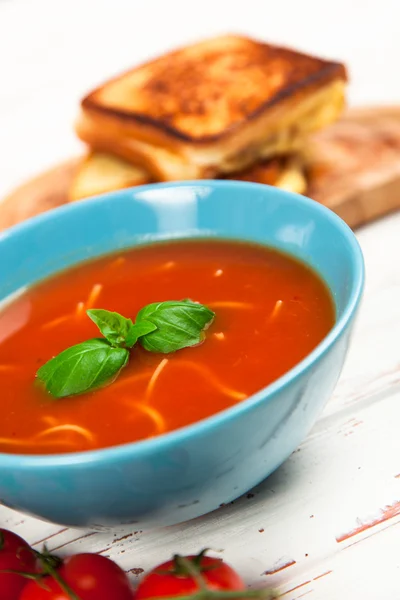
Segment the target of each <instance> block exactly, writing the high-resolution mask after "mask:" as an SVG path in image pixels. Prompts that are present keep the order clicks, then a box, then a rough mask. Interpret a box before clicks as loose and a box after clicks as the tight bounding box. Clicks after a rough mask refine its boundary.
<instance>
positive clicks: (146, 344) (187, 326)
mask: <svg viewBox="0 0 400 600" xmlns="http://www.w3.org/2000/svg"><path fill="white" fill-rule="evenodd" d="M214 316H215V314H214V313H213V311H212V310H210V309H209V308H207V307H206V306H203V305H202V304H198V303H197V302H193V301H192V300H180V301H168V302H154V303H153V304H148V305H147V306H145V307H144V308H142V309H141V310H140V311H139V312H138V314H137V317H136V323H135V324H139V323H141V322H143V321H150V323H153V324H154V325H156V326H157V330H156V331H153V332H152V333H148V334H147V335H144V336H143V337H141V338H140V340H139V343H140V344H141V345H142V346H143V348H145V350H149V351H150V352H162V353H164V354H167V353H169V352H175V351H176V350H180V349H181V348H187V347H188V346H194V345H196V344H199V343H200V342H201V341H202V340H203V339H204V330H205V329H207V327H209V326H210V325H211V323H212V321H213V319H214Z"/></svg>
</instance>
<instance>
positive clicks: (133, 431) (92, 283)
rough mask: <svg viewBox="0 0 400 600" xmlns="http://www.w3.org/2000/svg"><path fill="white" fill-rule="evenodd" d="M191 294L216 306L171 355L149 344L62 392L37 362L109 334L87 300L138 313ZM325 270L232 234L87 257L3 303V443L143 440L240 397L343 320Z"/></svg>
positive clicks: (20, 446) (21, 449) (80, 445)
mask: <svg viewBox="0 0 400 600" xmlns="http://www.w3.org/2000/svg"><path fill="white" fill-rule="evenodd" d="M184 298H190V299H192V300H194V301H196V302H200V303H202V304H204V305H206V306H207V307H209V308H210V309H212V310H213V311H214V312H215V318H214V321H213V323H212V325H211V326H210V327H209V329H208V330H207V331H206V334H205V339H204V341H203V342H202V343H201V344H200V345H197V346H195V347H189V348H184V349H182V350H179V351H177V352H175V353H173V354H157V353H153V352H148V351H146V350H144V349H143V348H141V347H140V346H139V345H137V346H135V347H134V348H133V350H132V351H131V355H130V361H129V364H128V365H127V366H126V367H125V368H124V369H123V370H122V371H121V374H120V375H119V377H118V379H116V381H115V382H114V383H112V384H111V385H108V386H107V387H103V388H101V389H99V390H96V391H92V392H89V393H85V394H82V395H79V396H71V397H68V398H61V399H55V398H53V397H51V396H50V395H49V394H48V393H47V392H46V391H45V389H44V387H43V386H42V385H40V384H38V381H37V380H35V374H36V372H37V370H38V368H39V367H40V366H41V365H43V364H44V363H46V362H47V361H48V360H50V359H51V358H52V357H53V356H55V355H57V354H58V353H60V352H61V351H63V350H64V349H66V348H68V347H69V346H72V345H75V344H77V343H79V342H83V341H85V340H88V339H90V338H96V337H99V330H98V329H97V328H96V326H95V324H94V323H93V322H92V321H91V320H90V319H89V318H88V316H87V315H86V310H87V309H88V308H93V307H97V308H102V309H107V310H110V311H116V312H118V313H120V314H122V315H124V316H125V317H130V318H132V319H134V318H135V315H136V314H137V313H138V311H139V310H140V309H141V308H142V307H143V306H145V305H147V304H149V303H152V302H158V301H165V300H182V299H184ZM334 318H335V317H334V304H333V301H332V298H331V296H330V293H329V291H328V289H327V288H326V286H325V284H324V283H323V282H322V281H321V279H320V278H319V277H318V276H317V275H316V274H315V273H314V272H313V271H311V270H310V269H309V268H308V267H306V266H305V265H303V264H301V263H300V262H298V261H297V260H294V259H293V258H291V257H290V256H287V255H285V254H281V253H279V252H277V251H275V250H272V249H268V248H266V247H263V246H257V245H250V244H245V243H239V242H231V241H214V240H213V241H210V240H207V241H204V240H194V241H179V242H166V243H161V244H154V245H149V246H143V247H138V248H135V249H132V250H128V251H124V252H122V253H121V254H118V255H109V256H107V257H105V258H104V257H103V258H101V259H97V260H93V261H91V262H88V263H84V264H81V265H79V266H77V267H74V268H72V269H70V270H68V271H66V272H64V273H61V274H59V275H57V276H55V277H53V278H51V279H49V280H47V281H45V282H42V283H40V284H38V285H37V286H35V287H32V288H31V289H29V290H28V291H26V292H24V293H23V294H21V295H20V296H19V297H18V298H16V299H14V300H13V301H12V302H10V303H9V304H7V305H6V306H5V307H4V308H3V309H2V310H1V312H0V389H1V400H0V402H1V420H0V451H2V452H12V453H23V454H50V453H65V452H75V451H84V450H92V449H97V448H104V447H107V446H114V445H118V444H123V443H126V442H133V441H137V440H143V439H146V438H149V437H152V436H156V435H160V434H162V433H165V432H168V431H172V430H174V429H177V428H179V427H183V426H185V425H188V424H190V423H194V422H196V421H199V420H200V419H204V418H206V417H209V416H210V415H213V414H215V413H217V412H219V411H221V410H224V409H226V408H229V407H231V406H233V405H234V404H236V403H238V402H242V401H243V400H245V399H246V398H247V397H248V396H250V395H251V394H254V393H255V392H257V391H258V390H260V389H261V388H263V387H264V386H266V385H268V384H269V383H271V382H272V381H274V380H275V379H277V378H278V377H280V376H281V375H283V374H284V373H285V372H286V371H288V370H289V369H290V368H292V367H293V366H294V365H295V364H296V363H298V362H299V361H300V360H302V359H303V358H304V357H305V356H306V355H307V354H308V353H309V352H310V351H311V350H312V349H313V348H315V346H316V345H317V344H318V343H319V342H320V341H321V340H322V339H323V338H324V337H325V336H326V334H327V333H328V332H329V330H330V329H331V328H332V326H333V324H334Z"/></svg>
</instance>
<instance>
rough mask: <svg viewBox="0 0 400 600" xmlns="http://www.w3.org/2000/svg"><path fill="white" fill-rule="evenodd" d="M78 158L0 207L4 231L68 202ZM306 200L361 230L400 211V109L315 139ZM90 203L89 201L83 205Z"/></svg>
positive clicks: (354, 118)
mask: <svg viewBox="0 0 400 600" xmlns="http://www.w3.org/2000/svg"><path fill="white" fill-rule="evenodd" d="M79 160H80V159H79V158H77V159H73V160H70V161H68V162H65V163H63V164H61V165H59V166H57V167H55V168H53V169H51V170H49V171H47V172H45V173H43V174H41V175H39V176H38V177H36V178H35V179H32V180H30V181H28V182H27V183H25V184H24V185H22V186H21V187H19V188H17V189H16V190H15V191H13V192H12V193H11V194H10V195H9V196H8V197H7V198H5V199H4V200H3V201H1V202H0V229H4V228H6V227H9V226H11V225H14V224H16V223H18V222H19V221H22V220H24V219H27V218H29V217H32V216H34V215H36V214H39V213H41V212H44V211H46V210H49V209H51V208H55V207H57V206H60V205H62V204H65V203H66V202H67V190H68V188H69V185H70V182H71V181H72V178H73V177H74V173H75V171H76V169H77V166H78V164H79ZM309 176H310V178H309V181H310V185H309V190H308V192H307V195H308V196H310V197H311V198H313V199H315V200H317V201H318V202H321V203H323V204H325V205H326V206H328V207H329V208H331V209H332V210H334V211H335V212H336V213H337V214H338V215H339V216H341V217H342V218H343V219H344V220H345V221H346V222H347V223H348V224H349V225H350V226H351V227H353V228H354V227H358V226H360V225H363V224H365V223H368V222H370V221H372V220H374V219H376V218H378V217H381V216H383V215H385V214H387V213H389V212H391V211H393V210H396V209H398V208H400V106H398V107H374V108H364V109H352V110H349V111H348V112H347V114H345V115H344V117H343V118H342V119H341V120H340V121H339V122H338V123H336V124H334V125H332V126H331V127H330V128H328V129H326V130H325V131H323V132H320V133H318V134H317V135H315V136H314V137H313V139H312V145H311V167H310V172H309ZM88 201H89V202H90V200H84V202H88Z"/></svg>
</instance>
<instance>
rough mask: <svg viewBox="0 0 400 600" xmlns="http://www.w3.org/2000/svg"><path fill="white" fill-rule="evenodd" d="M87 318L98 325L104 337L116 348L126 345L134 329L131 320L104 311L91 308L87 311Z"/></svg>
mask: <svg viewBox="0 0 400 600" xmlns="http://www.w3.org/2000/svg"><path fill="white" fill-rule="evenodd" d="M86 314H87V316H88V317H89V318H90V319H92V321H93V323H95V324H96V325H97V327H98V328H99V329H100V331H101V333H102V334H103V335H104V337H105V338H106V339H107V340H108V341H109V342H110V344H113V345H114V346H120V345H121V344H124V343H125V341H126V338H127V336H128V333H129V331H130V329H131V328H132V327H133V323H132V321H131V319H126V318H125V317H123V316H122V315H120V314H118V313H116V312H111V311H109V310H103V309H101V308H91V309H90V310H87V311H86Z"/></svg>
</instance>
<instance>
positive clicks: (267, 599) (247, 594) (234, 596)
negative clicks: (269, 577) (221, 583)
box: [149, 587, 278, 600]
mask: <svg viewBox="0 0 400 600" xmlns="http://www.w3.org/2000/svg"><path fill="white" fill-rule="evenodd" d="M247 598H259V599H260V600H274V599H275V598H278V596H277V595H276V592H274V591H273V590H237V591H236V590H235V591H227V590H221V591H219V590H212V589H210V588H209V587H206V588H205V589H201V590H199V591H198V592H195V593H194V594H185V595H183V596H181V595H179V596H160V597H158V596H155V597H154V598H149V600H238V599H241V600H245V599H247Z"/></svg>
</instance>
